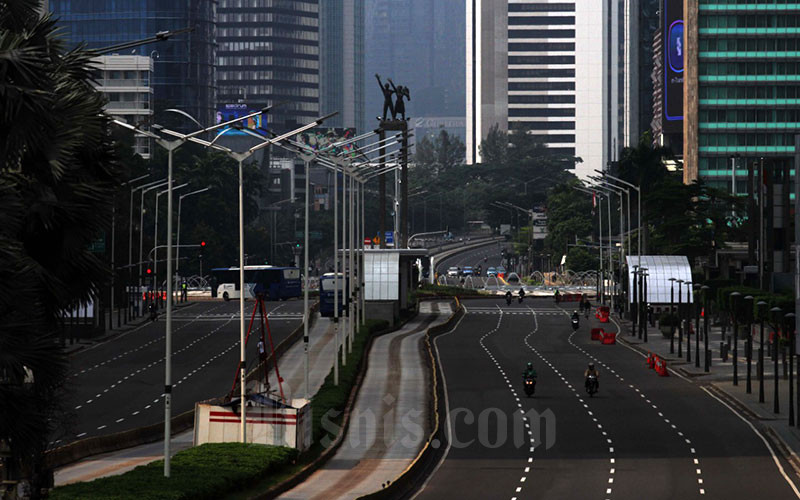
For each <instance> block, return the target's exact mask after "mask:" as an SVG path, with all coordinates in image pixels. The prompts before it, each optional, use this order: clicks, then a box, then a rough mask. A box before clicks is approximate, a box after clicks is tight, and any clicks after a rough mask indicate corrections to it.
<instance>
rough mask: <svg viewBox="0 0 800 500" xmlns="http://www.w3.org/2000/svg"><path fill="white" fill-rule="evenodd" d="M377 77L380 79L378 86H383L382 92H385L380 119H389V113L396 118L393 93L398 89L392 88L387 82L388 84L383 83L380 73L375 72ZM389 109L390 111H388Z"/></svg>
mask: <svg viewBox="0 0 800 500" xmlns="http://www.w3.org/2000/svg"><path fill="white" fill-rule="evenodd" d="M375 78H377V79H378V86H379V87H380V88H381V92H383V114H382V115H381V116H379V117H378V119H379V120H388V119H389V113H391V114H392V119H394V115H395V109H394V105H393V104H392V94H393V93H394V92H396V89H395V90H392V89H391V88H390V87H389V84H388V83H386V84H384V83H382V82H381V76H380V75H379V74H377V73H375ZM389 81H390V82H391V80H389ZM392 87H394V84H392ZM387 111H388V112H389V113H387Z"/></svg>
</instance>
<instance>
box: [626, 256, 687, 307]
mask: <svg viewBox="0 0 800 500" xmlns="http://www.w3.org/2000/svg"><path fill="white" fill-rule="evenodd" d="M639 259H640V258H639V257H637V256H635V255H634V256H628V257H626V263H627V266H628V286H629V288H628V290H630V293H629V294H628V302H629V303H631V302H633V279H634V275H633V273H634V271H635V270H636V269H638V268H636V267H634V266H641V268H643V269H646V270H647V271H646V274H647V298H646V299H647V300H646V302H648V303H650V304H669V302H670V291H671V290H672V289H674V290H675V292H674V293H675V295H674V298H675V303H677V302H678V300H679V297H678V292H679V289H680V292H681V297H680V298H681V301H682V302H691V301H692V298H693V295H692V287H691V286H686V285H685V284H683V285H681V286H680V287H679V283H678V282H677V281H674V282H673V281H670V278H675V280H683V281H684V283H686V282H690V281H692V268H691V266H690V265H689V259H688V258H687V257H686V256H685V255H642V256H641V261H640V260H639ZM636 286H637V296H638V286H639V285H638V283H637V285H636Z"/></svg>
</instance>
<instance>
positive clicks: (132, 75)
mask: <svg viewBox="0 0 800 500" xmlns="http://www.w3.org/2000/svg"><path fill="white" fill-rule="evenodd" d="M93 66H94V68H93V69H94V75H93V76H94V82H93V84H94V86H95V88H96V89H97V90H98V91H100V92H102V93H104V94H105V95H106V97H107V98H108V102H107V103H106V105H105V108H104V109H105V111H106V113H108V114H109V115H111V116H113V117H115V118H120V119H122V120H125V121H126V122H127V123H130V124H133V125H140V124H144V125H147V124H149V123H151V121H152V117H153V102H152V101H153V87H152V85H151V82H152V80H153V60H152V59H151V58H149V57H146V56H100V57H97V58H96V59H94V61H93ZM150 143H151V139H150V137H147V135H146V134H140V133H136V134H134V143H133V151H134V152H135V153H136V154H138V155H140V156H141V157H142V158H144V159H149V158H150Z"/></svg>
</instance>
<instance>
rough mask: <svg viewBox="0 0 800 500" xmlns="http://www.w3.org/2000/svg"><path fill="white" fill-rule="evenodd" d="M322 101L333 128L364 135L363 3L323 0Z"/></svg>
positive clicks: (320, 83)
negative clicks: (332, 115) (354, 131)
mask: <svg viewBox="0 0 800 500" xmlns="http://www.w3.org/2000/svg"><path fill="white" fill-rule="evenodd" d="M319 7H320V8H319V20H320V26H319V30H320V36H319V40H320V43H319V51H320V59H319V69H320V75H319V87H320V92H319V98H320V109H321V112H322V114H328V113H332V112H334V111H338V112H339V115H337V116H335V117H333V118H331V119H330V120H328V121H326V122H325V124H326V125H330V126H334V127H348V128H349V127H355V128H356V130H357V131H358V132H359V133H361V132H364V0H323V1H322V2H321V3H320V6H319Z"/></svg>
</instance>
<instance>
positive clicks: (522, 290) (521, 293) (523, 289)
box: [519, 286, 525, 297]
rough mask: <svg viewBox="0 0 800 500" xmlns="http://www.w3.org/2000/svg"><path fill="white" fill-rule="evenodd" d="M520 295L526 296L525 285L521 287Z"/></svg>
mask: <svg viewBox="0 0 800 500" xmlns="http://www.w3.org/2000/svg"><path fill="white" fill-rule="evenodd" d="M519 296H520V297H524V296H525V287H524V286H521V287H519Z"/></svg>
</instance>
